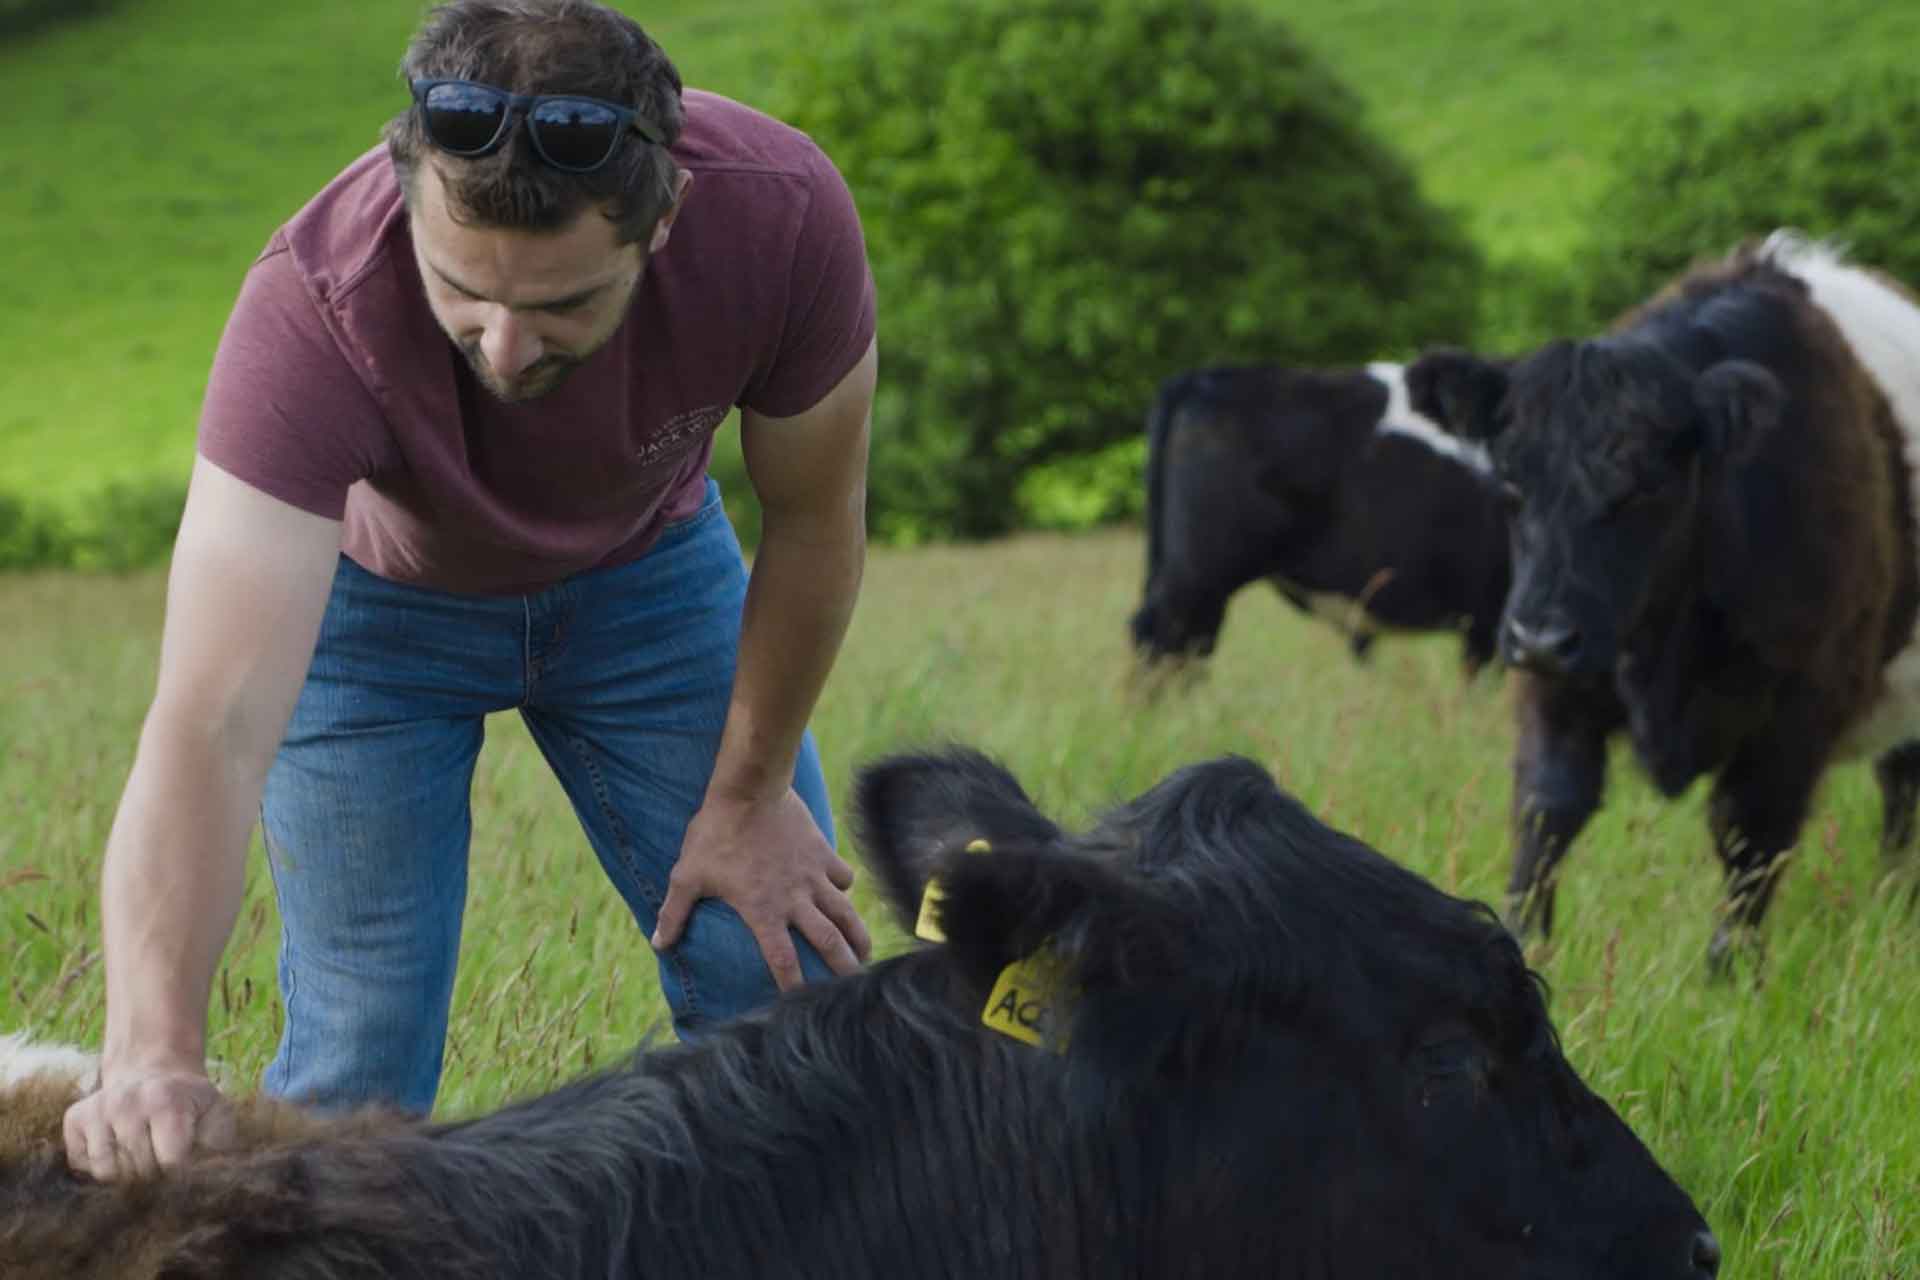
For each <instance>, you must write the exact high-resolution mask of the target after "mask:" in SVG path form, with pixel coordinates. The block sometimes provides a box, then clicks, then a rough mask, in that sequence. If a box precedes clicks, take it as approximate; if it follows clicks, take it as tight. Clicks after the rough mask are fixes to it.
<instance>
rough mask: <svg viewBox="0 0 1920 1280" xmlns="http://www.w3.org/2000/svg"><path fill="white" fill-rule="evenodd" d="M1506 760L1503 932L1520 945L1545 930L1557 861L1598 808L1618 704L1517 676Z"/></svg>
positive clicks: (1549, 924)
mask: <svg viewBox="0 0 1920 1280" xmlns="http://www.w3.org/2000/svg"><path fill="white" fill-rule="evenodd" d="M1517 695H1518V703H1517V705H1516V717H1515V718H1516V721H1517V729H1518V742H1517V744H1516V746H1515V750H1514V759H1513V870H1512V873H1511V875H1510V876H1509V877H1508V880H1507V911H1506V917H1507V927H1508V928H1510V929H1511V930H1512V931H1513V932H1514V934H1515V936H1516V937H1518V938H1520V939H1521V940H1522V941H1523V942H1524V941H1527V940H1530V939H1531V938H1533V937H1536V936H1537V937H1541V938H1544V937H1546V936H1548V935H1549V934H1550V933H1552V931H1553V898H1554V887H1555V884H1554V882H1555V878H1556V875H1557V869H1558V867H1559V863H1560V859H1561V858H1563V857H1564V856H1565V855H1566V852H1567V849H1568V848H1569V847H1570V846H1571V845H1572V843H1573V839H1574V837H1575V836H1577V835H1579V834H1580V830H1581V828H1583V827H1585V826H1586V825H1587V819H1589V818H1591V817H1592V816H1593V811H1594V810H1595V809H1597V808H1599V807H1600V797H1601V795H1602V793H1603V792H1604V791H1605V788H1606V780H1607V735H1608V734H1609V733H1610V732H1612V730H1613V728H1614V726H1615V725H1616V724H1617V723H1618V719H1619V713H1618V704H1617V703H1615V702H1614V701H1613V698H1612V695H1611V693H1609V692H1606V691H1604V690H1594V689H1591V688H1586V687H1582V686H1576V685H1572V684H1569V683H1567V682H1564V681H1557V680H1552V679H1548V678H1545V677H1541V676H1534V675H1527V674H1522V675H1521V677H1520V683H1519V687H1518V689H1517Z"/></svg>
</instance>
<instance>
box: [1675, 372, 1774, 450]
mask: <svg viewBox="0 0 1920 1280" xmlns="http://www.w3.org/2000/svg"><path fill="white" fill-rule="evenodd" d="M1693 398H1694V403H1695V404H1696V405H1697V406H1698V407H1699V409H1700V419H1701V426H1700V437H1701V440H1700V442H1701V446H1702V447H1703V448H1704V449H1706V451H1707V452H1708V453H1709V454H1710V455H1712V456H1714V457H1717V458H1724V459H1726V460H1728V461H1732V462H1742V461H1745V460H1746V459H1748V458H1750V457H1752V456H1753V455H1754V453H1755V451H1757V450H1758V449H1759V447H1760V444H1761V442H1762V441H1763V440H1764V439H1765V438H1766V434H1767V432H1769V431H1771V430H1773V429H1774V428H1775V427H1776V426H1778V425H1779V424H1780V420H1781V418H1782V417H1783V416H1784V415H1785V413H1786V407H1787V391H1786V388H1785V387H1783V386H1781V385H1780V380H1779V379H1778V378H1776V377H1774V376H1773V374H1772V373H1770V372H1769V371H1768V370H1766V369H1765V368H1763V367H1762V366H1760V365H1757V364H1755V363H1754V362H1753V361H1751V360H1722V361H1721V362H1720V363H1719V364H1716V365H1714V366H1712V367H1711V368H1709V369H1708V370H1707V371H1706V372H1704V373H1702V374H1701V375H1700V376H1699V378H1697V379H1696V380H1695V381H1694V384H1693Z"/></svg>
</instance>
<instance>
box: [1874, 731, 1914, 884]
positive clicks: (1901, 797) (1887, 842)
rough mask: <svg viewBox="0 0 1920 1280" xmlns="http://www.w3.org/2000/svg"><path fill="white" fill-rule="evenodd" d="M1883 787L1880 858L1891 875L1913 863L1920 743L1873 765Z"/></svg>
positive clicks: (1906, 745)
mask: <svg viewBox="0 0 1920 1280" xmlns="http://www.w3.org/2000/svg"><path fill="white" fill-rule="evenodd" d="M1873 776H1874V777H1875V778H1876V779H1878V780H1879V783H1880V804H1881V810H1880V854H1881V857H1882V858H1883V859H1884V860H1885V862H1886V866H1887V869H1888V870H1889V871H1892V870H1896V869H1899V868H1900V867H1902V866H1903V865H1904V864H1906V863H1907V862H1909V861H1911V858H1912V854H1913V836H1914V813H1915V809H1916V808H1920V741H1913V742H1903V743H1901V744H1900V745H1899V746H1897V747H1894V748H1893V749H1892V750H1890V751H1888V752H1887V753H1886V754H1885V755H1883V756H1881V757H1880V758H1879V759H1878V760H1875V761H1874V762H1873Z"/></svg>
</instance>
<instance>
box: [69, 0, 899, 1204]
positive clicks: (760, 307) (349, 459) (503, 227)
mask: <svg viewBox="0 0 1920 1280" xmlns="http://www.w3.org/2000/svg"><path fill="white" fill-rule="evenodd" d="M404 71H405V75H406V77H407V80H408V82H409V85H410V87H411V89H412V92H413V95H414V102H413V105H412V106H411V107H410V108H409V110H408V111H406V112H405V113H403V114H402V115H401V116H400V117H399V118H397V119H396V120H394V121H393V122H392V123H391V124H390V125H389V126H388V129H387V131H386V140H385V143H386V145H385V146H384V148H380V149H376V150H375V151H373V152H370V153H368V154H367V155H365V156H363V157H361V158H360V159H359V160H358V161H356V162H355V163H354V164H353V165H351V166H350V167H349V168H348V169H347V170H346V171H345V172H343V173H342V174H341V175H340V176H339V177H338V178H336V179H335V180H334V181H333V182H332V183H330V184H329V185H328V186H327V187H326V188H325V189H324V190H323V191H321V192H320V194H319V195H318V196H317V197H316V198H315V199H314V200H313V201H312V202H311V203H310V204H308V206H307V207H306V208H305V209H303V210H302V211H301V212H300V213H299V214H297V215H296V216H295V217H294V218H293V219H292V220H291V221H290V222H289V223H288V224H287V225H286V226H284V227H283V228H282V229H281V230H280V231H279V232H278V233H277V234H276V235H275V236H274V237H273V239H272V240H271V241H270V242H269V244H268V246H267V248H266V250H265V251H264V252H263V253H262V255H261V256H260V258H259V259H258V260H257V261H256V262H255V264H254V266H253V268H252V270H251V271H250V273H249V275H248V277H247V280H246V282H245V284H244V286H243V287H242V289H241V293H240V297H239V300H238V302H237V303H236V305H235V308H234V312H233V316H232V318H231V320H230V321H229V323H228V326H227V330H226V333H225V335H224V337H223V338H222V340H221V344H220V349H219V352H218V355H217V357H216V359H215V361H214V367H213V373H212V376H211V379H210V381H209V384H208V388H207V395H206V400H205V404H204V407H203V409H202V416H201V423H200V434H199V453H198V457H197V459H196V462H195V468H194V473H193V478H192V482H191V485H190V489H189V493H188V498H187V506H186V512H185V516H184V519H183V521H182V525H181V530H180V535H179V540H178V542H177V544H176V547H175V551H174V559H173V567H172V576H171V579H170V583H169V594H168V601H167V616H166V625H165V631H164V635H163V641H162V650H161V658H160V674H159V681H158V686H157V690H156V693H155V696H154V700H153V705H152V707H151V709H150V711H149V713H148V716H147V720H146V723H145V727H144V729H143V731H142V734H141V740H140V747H139V751H138V754H137V756H136V759H135V763H134V766H133V770H132V773H131V776H130V778H129V780H128V783H127V789H126V793H125V795H124V797H123V798H122V801H121V806H120V810H119V813H118V816H117V817H116V820H115V822H114V825H113V829H112V832H111V835H110V836H109V839H108V847H107V856H106V863H105V868H104V872H103V883H102V921H103V928H104V933H105V942H106V976H107V1027H106V1037H105V1045H104V1050H105V1053H104V1064H103V1072H102V1084H101V1088H100V1090H99V1091H98V1092H97V1093H95V1094H94V1095H92V1096H91V1097H89V1098H87V1099H85V1100H83V1101H82V1102H80V1103H78V1104H77V1105H76V1106H75V1107H74V1108H73V1109H72V1110H71V1111H70V1112H69V1114H68V1117H67V1125H66V1133H67V1142H68V1154H69V1159H70V1161H71V1163H72V1164H73V1165H74V1166H75V1167H76V1168H77V1169H80V1170H82V1171H85V1172H90V1173H92V1174H94V1175H95V1176H99V1177H112V1176H117V1175H126V1174H129V1173H135V1172H141V1171H145V1170H149V1169H152V1168H153V1167H155V1166H156V1165H166V1164H170V1163H174V1162H176V1161H178V1160H180V1159H182V1158H184V1157H185V1155H186V1154H187V1153H188V1152H189V1151H190V1150H191V1149H192V1148H193V1147H194V1146H195V1145H196V1144H197V1143H201V1144H217V1143H218V1142H219V1141H220V1129H221V1126H222V1124H223V1123H224V1117H225V1112H224V1110H223V1108H222V1107H221V1106H220V1105H219V1103H220V1096H219V1094H218V1093H217V1091H216V1090H215V1089H214V1087H213V1086H212V1085H211V1084H210V1083H209V1082H208V1080H207V1077H206V1073H205V1063H204V1056H205V1015H206V1008H207V1000H208V997H209V993H210V988H211V983H212V979H213V976H214V973H215V970H216V967H217V964H218V960H219V956H220V953H221V951H222V949H223V948H224V947H225V945H226V941H227V938H228V937H229V935H230V933H231V931H232V927H233V923H234V919H235V916H236V914H237V911H238V906H239V900H240V896H241V890H242V877H243V870H244V863H245V854H246V845H247V841H248V837H249V835H250V832H251V828H252V825H253V821H254V818H255V816H256V813H257V814H258V816H259V818H260V820H261V823H262V829H263V834H264V838H265V843H266V846H267V852H268V860H269V864H270V867H271V869H272V873H273V879H274V888H275V892H276V894H277V895H278V899H279V904H280V910H281V915H282V918H283V921H284V929H285V932H284V936H283V942H282V950H281V960H280V982H281V988H282V994H283V998H284V1003H285V1007H286V1025H285V1028H284V1032H283V1035H282V1039H281V1042H280V1046H279V1050H278V1053H277V1055H276V1057H275V1058H274V1060H273V1063H272V1065H271V1066H270V1067H269V1068H268V1070H267V1074H266V1080H265V1087H266V1089H267V1090H268V1091H269V1092H270V1093H274V1094H277V1095H281V1096H285V1097H291V1098H295V1099H299V1100H303V1101H307V1102H311V1103H314V1104H316V1105H320V1106H326V1107H338V1106H347V1105H352V1104H357V1103H361V1102H367V1101H383V1102H388V1103H393V1104H397V1105H399V1106H401V1107H404V1108H408V1109H412V1110H415V1111H420V1112H425V1111H427V1110H428V1109H430V1107H431V1105H432V1101H433V1097H434V1093H435V1091H436V1089H437V1087H438V1081H439V1075H440V1067H441V1057H442V1053H443V1049H444V1042H445V1037H446V1029H447V1015H448V1006H449V1002H450V998H451V993H452V986H453V974H454V962H455V957H456V953H457V950H458V945H459V937H460V921H461V911H462V906H463V902H464V896H465V889H466V873H467V844H468V835H469V829H470V812H469V807H468V800H469V790H470V787H471V780H472V775H473V769H474V762H475V759H476V756H477V753H478V751H479V748H480V741H481V736H482V721H483V717H484V716H485V715H486V714H487V713H489V712H493V711H497V710H502V709H505V708H508V707H514V708H517V709H519V711H520V712H521V714H522V715H523V716H524V717H525V719H526V722H527V724H528V726H529V727H530V729H531V731H532V734H533V736H534V738H535V740H536V741H537V742H538V744H539V746H540V748H541V750H542V751H543V752H544V754H545V756H546V758H547V760H548V762H549V764H550V765H551V766H552V768H553V769H554V771H555V773H556V774H557V775H558V777H559V778H560V781H561V782H562V784H563V785H564V786H565V788H566V790H567V792H568V794H569V795H570V797H571V798H572V800H573V803H574V806H575V809H576V812H577V813H578V815H579V817H580V819H581V822H582V824H583V825H584V827H585V828H586V832H587V835H588V837H589V840H590V842H591V844H592V846H593V848H594V850H595V852H596V853H597V854H598V855H599V858H600V861H601V863H602V865H603V866H604V868H605V870H606V873H607V875H608V876H609V878H610V879H611V880H612V882H613V883H614V885H615V887H616V888H617V889H618V890H619V891H620V893H621V894H622V895H623V896H624V897H625V899H626V901H627V903H628V905H629V906H630V907H631V909H632V911H633V913H634V915H635V917H636V919H637V920H638V921H639V922H640V923H641V924H642V926H643V927H646V928H648V929H649V930H650V931H651V934H652V941H653V944H654V946H655V948H656V949H657V953H658V956H659V962H660V971H661V980H662V984H663V986H664V988H665V991H666V994H667V998H668V1001H669V1004H670V1005H671V1007H672V1010H673V1015H674V1021H675V1025H676V1027H677V1028H678V1030H679V1031H680V1032H681V1033H682V1034H683V1035H689V1034H697V1033H698V1031H699V1029H700V1028H701V1027H702V1026H704V1025H707V1024H710V1023H711V1022H713V1021H715V1020H718V1019H721V1018H725V1017H728V1016H730V1015H732V1014H734V1013H738V1012H740V1011H742V1010H744V1009H747V1008H749V1007H751V1006H753V1005H754V1004H756V1003H759V1002H761V1001H764V1000H765V999H767V998H770V997H771V995H772V993H773V991H774V989H775V987H776V985H777V986H778V987H782V988H785V987H791V986H794V985H796V984H798V983H799V982H801V981H803V980H804V979H805V978H812V977H818V976H823V975H825V974H826V973H827V972H828V971H830V970H831V971H833V972H840V973H844V972H848V971H851V970H854V969H856V968H857V967H858V966H859V964H860V963H861V961H862V960H863V959H864V958H865V956H866V953H867V949H868V936H867V932H866V929H865V927H864V925H863V924H862V922H861V920H860V918H859V916H858V914H857V913H856V912H855V910H854V908H853V906H852V902H851V900H850V899H849V898H848V896H847V892H846V891H847V889H848V888H849V887H850V885H851V883H852V879H853V873H852V870H851V868H850V867H849V866H848V865H847V864H846V863H845V862H843V861H842V860H841V859H840V858H839V857H837V856H836V854H835V853H834V851H833V847H832V844H831V839H832V825H831V823H832V820H831V816H830V813H829V810H828V804H827V796H826V789H825V784H824V782H823V780H822V777H821V772H820V764H819V758H818V755H817V753H816V752H815V750H814V748H813V745H812V743H811V741H810V740H809V738H808V737H807V735H806V721H807V719H808V717H809V716H810V714H811V712H812V709H813V706H814V702H815V700H816V698H817V697H818V695H819V692H820V689H821V687H822V685H823V683H824V682H825V679H826V676H827V673H828V671H829V669H830V668H831V666H832V663H833V660H834V658H835V656H836V654H837V652H838V649H839V645H840V642H841V638H842V636H843V633H844V631H845V627H846V624H847V620H848V617H849V615H850V613H851V610H852V607H853V603H854V598H855V596H856V594H857V591H858V586H859V580H860V573H861V567H862V562H863V557H864V549H865V541H864V538H865V534H864V510H865V473H866V452H867V431H868V414H869V409H870V406H871V403H872V395H873V386H874V370H875V361H876V356H875V349H874V341H873V334H874V298H873V286H872V281H871V277H870V275H869V272H868V269H867V263H866V257H865V250H864V247H863V244H862V240H861V235H860V229H859V224H858V220H857V217H856V215H855V212H854V209H853V205H852V201H851V199H850V197H849V195H848V193H847V190H846V188H845V185H844V183H843V182H842V181H841V179H840V177H839V175H838V174H837V173H836V172H835V171H834V169H833V167H832V165H831V164H830V163H829V162H828V161H827V159H826V158H825V157H824V156H823V155H822V154H821V153H820V152H819V151H818V149H817V148H815V147H814V146H813V145H812V144H811V143H810V142H809V141H808V140H807V139H806V138H805V137H804V136H802V135H800V134H799V133H797V132H796V131H794V130H791V129H789V128H787V127H786V126H784V125H781V124H778V123H777V122H775V121H772V120H770V119H768V118H767V117H765V116H762V115H759V114H758V113H755V112H753V111H751V110H749V109H747V108H745V107H743V106H741V105H739V104H737V103H733V102H729V101H727V100H725V99H723V98H720V97H717V96H714V95H711V94H703V93H699V92H695V91H686V92H684V93H683V91H682V88H681V84H680V79H679V75H678V73H677V72H676V71H675V70H674V68H673V65H672V64H671V63H670V62H669V61H668V59H667V57H666V55H665V54H664V53H663V52H662V51H661V50H660V49H659V47H658V46H656V45H655V44H654V43H653V42H652V41H651V40H650V39H649V38H648V37H647V36H646V35H645V33H644V32H642V30H641V29H640V28H639V27H638V26H637V25H635V24H634V23H633V22H632V21H631V20H630V19H628V18H626V17H624V16H622V15H621V14H619V13H618V12H617V11H615V10H612V9H609V8H605V7H603V6H601V5H599V4H597V3H595V2H594V0H453V2H452V3H449V4H445V5H442V6H441V7H440V8H438V9H436V10H434V11H433V12H432V13H430V14H429V15H428V16H427V18H426V20H425V22H424V24H423V26H422V28H421V30H420V31H419V32H418V33H417V34H416V36H415V38H414V40H413V43H412V45H411V46H410V48H409V50H408V53H407V56H406V60H405V64H404ZM734 405H738V406H739V408H740V430H741V435H742V445H743V449H744V452H745V457H746V462H747V466H748V470H749V472H750V474H751V477H752V481H753V484H754V488H755V490H756V492H757V494H758V496H759V499H760V502H761V505H762V507H763V513H764V526H765V527H764V534H763V540H762V542H761V545H760V549H759V553H758V555H757V557H756V560H755V565H754V570H753V573H752V577H751V583H750V584H749V583H748V581H747V575H746V571H745V568H744V565H743V563H742V560H741V556H740V552H739V547H738V544H737V542H736V541H735V540H734V536H733V533H732V530H731V527H730V526H729V525H728V523H727V520H726V517H725V514H724V512H723V510H722V508H721V507H720V504H719V496H718V491H717V489H716V488H715V486H714V485H713V484H712V482H711V481H710V480H709V479H708V478H707V477H706V466H707V461H708V459H709V456H710V454H711V448H712V437H713V433H714V431H715V429H716V428H717V426H718V425H719V423H720V422H721V420H722V418H723V417H724V416H725V415H726V413H727V411H728V410H729V408H730V407H731V406H734Z"/></svg>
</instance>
